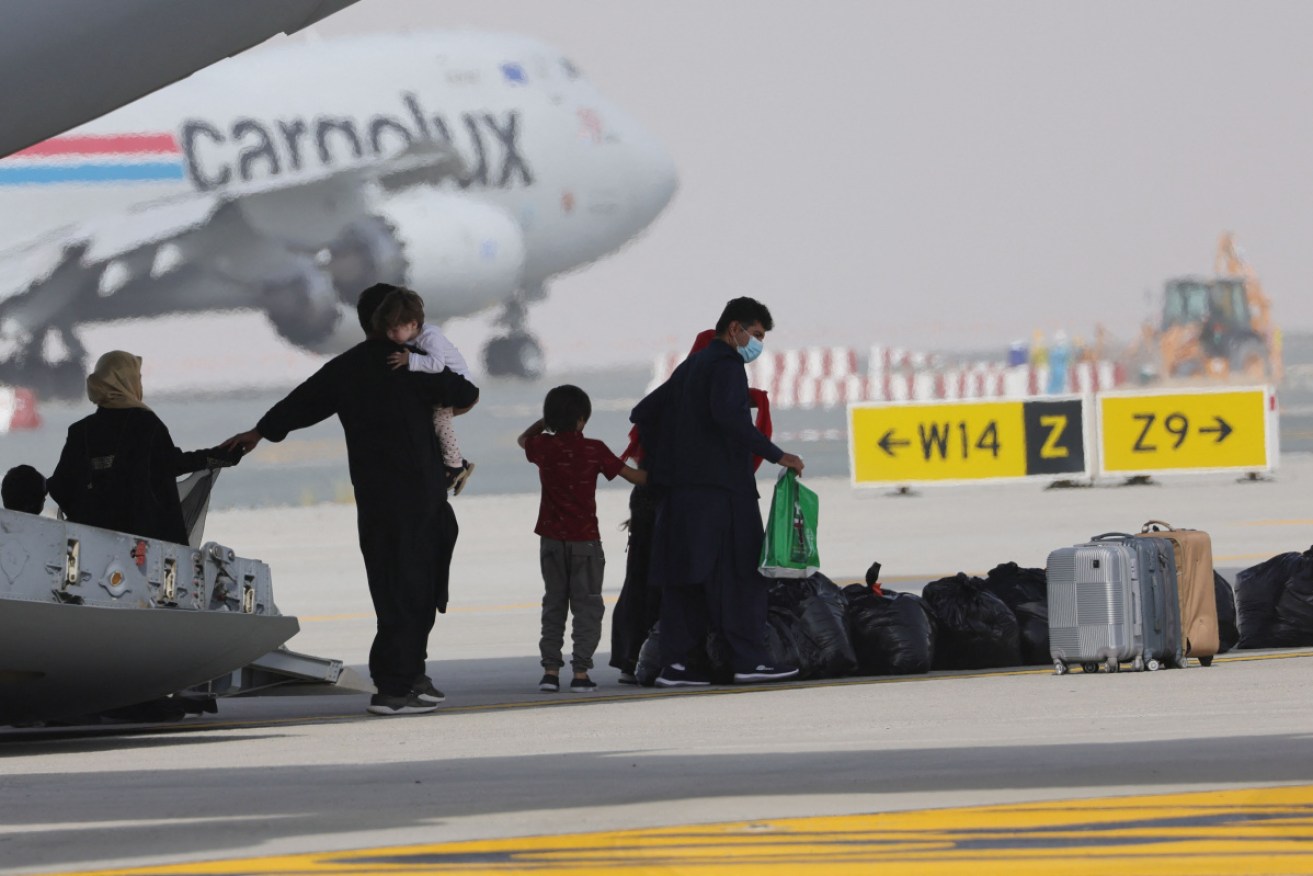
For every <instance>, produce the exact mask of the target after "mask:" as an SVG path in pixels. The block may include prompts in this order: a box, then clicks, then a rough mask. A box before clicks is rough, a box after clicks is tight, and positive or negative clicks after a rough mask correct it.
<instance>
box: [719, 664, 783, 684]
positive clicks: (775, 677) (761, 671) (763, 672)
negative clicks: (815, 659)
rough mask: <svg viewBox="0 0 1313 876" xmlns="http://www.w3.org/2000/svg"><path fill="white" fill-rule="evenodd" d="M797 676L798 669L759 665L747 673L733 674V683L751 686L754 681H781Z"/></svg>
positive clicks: (781, 665)
mask: <svg viewBox="0 0 1313 876" xmlns="http://www.w3.org/2000/svg"><path fill="white" fill-rule="evenodd" d="M797 674H798V667H796V666H786V665H784V664H780V665H779V666H765V665H759V666H757V667H756V668H754V669H749V670H748V671H747V672H736V673H734V681H736V682H738V683H739V684H751V683H752V682H755V681H783V680H784V679H786V678H793V677H794V676H795V675H797Z"/></svg>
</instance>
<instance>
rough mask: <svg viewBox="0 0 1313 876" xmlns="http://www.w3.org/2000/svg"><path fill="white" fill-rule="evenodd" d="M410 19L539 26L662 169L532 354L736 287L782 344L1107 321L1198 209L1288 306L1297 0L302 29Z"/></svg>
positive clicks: (1309, 260)
mask: <svg viewBox="0 0 1313 876" xmlns="http://www.w3.org/2000/svg"><path fill="white" fill-rule="evenodd" d="M435 28H436V29H446V28H477V29H487V30H501V31H514V32H519V33H525V34H529V35H532V36H536V37H539V38H541V39H544V40H546V41H548V42H550V43H552V44H553V45H555V46H557V47H559V48H560V49H561V50H562V51H563V52H564V53H566V54H567V55H569V56H570V57H571V58H572V59H573V60H574V62H575V63H576V64H577V65H579V67H580V68H581V69H583V70H584V71H585V73H586V74H587V75H588V76H590V77H591V78H592V79H593V80H594V82H595V83H596V84H597V86H598V87H599V88H601V89H602V90H603V91H604V92H605V93H606V94H607V95H608V96H609V97H611V98H612V99H613V100H615V101H617V102H618V103H620V104H621V105H622V106H623V107H625V108H626V109H627V110H628V111H630V112H631V113H633V114H634V115H635V116H636V117H637V118H638V119H639V120H640V121H641V122H642V123H643V124H645V125H646V126H647V127H648V128H649V129H650V130H652V131H653V133H654V134H655V135H656V136H657V137H658V138H659V139H660V140H661V141H662V142H663V143H664V144H665V145H666V147H667V148H668V149H669V150H670V152H671V153H672V154H673V156H674V158H675V161H676V164H677V166H678V168H679V173H680V190H679V193H678V194H677V195H676V197H675V200H674V202H673V203H672V204H671V205H670V207H669V208H668V209H667V211H666V213H665V214H664V215H663V216H662V217H660V218H659V219H658V220H657V222H656V223H655V225H654V226H653V227H652V228H651V229H650V230H649V231H648V233H647V234H646V235H645V236H644V237H643V238H641V239H639V240H638V241H636V242H635V243H633V244H632V245H631V246H630V247H629V248H628V249H627V250H625V251H624V252H621V253H619V254H617V255H615V256H612V257H611V258H609V259H606V260H604V261H602V262H600V263H597V264H595V265H593V266H591V267H588V268H586V269H585V270H583V271H581V272H579V273H577V274H575V275H572V276H568V277H564V278H561V279H559V280H558V281H557V282H556V283H555V284H554V285H553V287H552V290H551V297H550V298H549V299H548V300H547V301H546V302H544V303H543V304H542V305H539V306H537V307H535V308H534V310H533V315H532V317H531V324H532V326H533V328H534V329H535V330H536V331H537V332H539V333H540V334H541V335H542V337H543V340H544V344H545V346H546V347H547V348H548V352H549V356H550V357H551V360H552V363H553V365H555V366H563V365H582V364H604V363H606V362H611V361H615V362H619V361H635V360H637V359H641V358H645V357H636V356H635V354H634V351H635V350H637V349H641V348H643V347H646V346H648V345H651V346H652V347H653V348H654V349H664V348H666V347H678V346H682V345H683V344H684V343H685V342H686V339H687V338H688V336H689V335H690V333H691V332H693V331H695V330H696V329H697V328H698V327H701V326H704V325H706V324H708V323H709V322H710V321H712V320H714V318H715V316H716V313H717V312H718V311H719V308H720V306H721V304H722V303H723V302H724V300H725V299H727V298H729V297H731V296H733V295H738V294H749V295H754V296H756V297H759V298H761V299H762V300H763V301H765V302H766V303H767V304H769V305H770V307H771V308H772V310H773V311H774V313H775V316H776V322H777V332H776V333H775V335H774V336H773V337H772V338H771V339H770V341H771V343H773V344H778V345H781V346H798V345H804V344H816V343H839V344H845V345H853V346H858V347H862V346H865V345H867V344H869V343H872V342H877V341H882V342H884V343H890V344H896V345H900V346H909V347H954V348H962V347H970V348H976V349H980V348H986V347H991V346H995V345H997V346H1004V345H1006V344H1007V342H1008V341H1009V340H1012V339H1013V338H1024V337H1029V336H1030V334H1031V332H1032V331H1034V330H1036V329H1040V330H1043V331H1045V332H1052V331H1054V330H1056V329H1060V328H1061V329H1064V330H1066V331H1067V332H1068V333H1069V334H1072V335H1086V336H1088V335H1089V334H1091V333H1092V330H1093V327H1094V324H1095V323H1096V322H1098V321H1102V322H1103V323H1104V324H1105V325H1106V326H1107V327H1108V328H1109V330H1110V331H1112V332H1113V333H1114V334H1115V335H1118V336H1121V337H1130V336H1132V335H1134V333H1135V331H1136V330H1137V329H1138V326H1139V324H1140V323H1141V321H1142V320H1143V319H1144V318H1145V317H1146V316H1147V315H1148V314H1149V312H1150V305H1149V302H1148V301H1146V298H1147V297H1148V296H1150V295H1153V294H1156V293H1157V292H1158V290H1160V289H1161V287H1162V282H1163V280H1164V279H1166V278H1167V277H1169V276H1173V275H1178V274H1185V273H1207V272H1210V271H1211V269H1212V258H1213V250H1214V246H1215V244H1216V240H1217V237H1218V235H1219V234H1220V233H1221V232H1222V231H1224V230H1231V231H1234V232H1235V233H1236V234H1237V236H1238V239H1239V241H1240V242H1241V244H1242V245H1243V246H1244V247H1245V248H1246V250H1247V252H1248V253H1249V255H1250V258H1251V261H1252V262H1253V264H1254V266H1255V267H1256V269H1257V270H1258V273H1259V275H1260V277H1261V278H1262V280H1263V282H1264V286H1265V288H1266V289H1267V291H1268V293H1269V294H1270V296H1271V297H1272V298H1273V300H1274V302H1275V306H1274V312H1275V315H1276V318H1277V320H1278V322H1279V324H1280V325H1282V326H1283V327H1284V328H1285V329H1287V330H1308V329H1311V328H1313V297H1310V296H1308V295H1307V294H1301V292H1303V291H1304V290H1305V289H1306V288H1307V287H1308V285H1309V279H1310V276H1313V257H1310V256H1309V255H1308V248H1307V246H1306V245H1305V244H1304V242H1305V241H1306V240H1307V239H1309V238H1310V237H1311V236H1313V215H1310V209H1309V202H1310V198H1309V195H1310V179H1309V175H1308V174H1307V173H1305V172H1304V159H1305V156H1307V155H1309V154H1310V153H1311V152H1313V116H1311V115H1310V114H1309V113H1308V112H1307V111H1306V110H1307V105H1308V101H1307V99H1306V95H1307V94H1308V93H1309V85H1310V84H1311V82H1313V75H1310V74H1311V73H1313V61H1311V60H1310V59H1309V53H1308V52H1307V51H1306V48H1305V46H1306V42H1307V35H1308V34H1309V33H1310V32H1313V5H1308V4H1298V3H1291V2H1286V3H1245V4H1239V3H1224V2H1148V3H1141V2H1107V3H1100V4H1091V5H1079V4H1050V3H1043V2H992V3H988V4H979V3H965V2H961V3H930V4H926V3H915V2H898V3H889V2H855V0H853V2H847V0H845V2H828V3H825V4H810V3H809V4H803V3H799V2H787V0H776V2H747V0H719V2H716V3H694V2H690V0H672V2H666V3H661V4H652V3H640V2H635V0H612V2H608V3H606V4H588V5H584V4H578V3H562V2H553V0H501V2H498V3H476V2H471V0H451V2H443V3H432V2H427V0H361V2H360V3H358V4H357V5H356V6H354V7H352V8H350V9H347V10H346V11H344V12H342V13H340V14H338V15H336V16H334V17H332V18H330V19H328V20H327V21H325V22H324V23H323V24H322V25H321V26H320V27H319V28H318V31H319V34H320V35H321V36H323V37H331V36H336V35H345V34H349V33H359V32H365V31H378V30H419V29H435ZM657 296H660V299H661V302H662V304H661V306H660V307H656V306H648V307H644V304H645V303H650V302H653V301H654V300H655V299H656V298H657ZM636 317H637V318H636ZM480 322H482V321H474V322H473V323H472V324H468V325H462V324H457V323H453V324H452V327H451V328H452V331H453V334H455V335H458V336H459V338H458V339H459V340H460V341H461V342H462V343H463V344H464V345H466V346H467V347H468V346H469V345H470V344H477V339H478V338H481V337H482V336H483V334H486V329H485V328H483V326H481V325H479V324H478V323H480ZM474 352H477V351H474Z"/></svg>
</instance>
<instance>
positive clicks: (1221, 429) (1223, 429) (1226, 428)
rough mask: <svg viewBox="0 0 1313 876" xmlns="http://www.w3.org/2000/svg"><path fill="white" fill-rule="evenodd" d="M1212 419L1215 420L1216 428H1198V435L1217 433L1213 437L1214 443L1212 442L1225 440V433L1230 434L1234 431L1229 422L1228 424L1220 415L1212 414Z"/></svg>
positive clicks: (1219, 442)
mask: <svg viewBox="0 0 1313 876" xmlns="http://www.w3.org/2000/svg"><path fill="white" fill-rule="evenodd" d="M1213 419H1214V420H1216V421H1217V427H1216V428H1211V429H1200V430H1199V434H1200V435H1214V434H1215V435H1217V437H1216V438H1215V439H1213V443H1214V444H1221V443H1222V442H1223V441H1225V440H1226V436H1227V435H1230V434H1231V433H1232V432H1234V431H1235V430H1234V429H1232V428H1231V424H1230V423H1228V422H1227V421H1226V420H1223V419H1222V418H1221V417H1219V416H1216V415H1214V416H1213Z"/></svg>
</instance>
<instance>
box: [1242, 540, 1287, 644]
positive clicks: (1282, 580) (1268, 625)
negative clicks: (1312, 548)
mask: <svg viewBox="0 0 1313 876" xmlns="http://www.w3.org/2000/svg"><path fill="white" fill-rule="evenodd" d="M1302 561H1303V556H1302V555H1300V554H1297V553H1293V552H1292V553H1286V554H1278V555H1277V556H1275V557H1273V558H1272V559H1270V560H1264V561H1263V562H1261V563H1259V564H1258V565H1257V566H1250V567H1249V568H1248V569H1245V570H1243V571H1241V572H1240V574H1238V575H1236V579H1235V600H1236V614H1237V616H1238V618H1239V621H1240V624H1239V625H1240V644H1239V647H1241V648H1281V647H1285V643H1284V642H1283V641H1280V640H1279V638H1278V631H1277V601H1278V600H1279V599H1280V598H1281V594H1282V592H1283V591H1284V590H1285V588H1286V581H1288V580H1289V579H1290V577H1291V575H1292V574H1293V573H1294V571H1295V569H1296V567H1297V566H1298V565H1299V564H1300V563H1301V562H1302Z"/></svg>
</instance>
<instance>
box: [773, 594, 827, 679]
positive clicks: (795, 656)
mask: <svg viewBox="0 0 1313 876" xmlns="http://www.w3.org/2000/svg"><path fill="white" fill-rule="evenodd" d="M797 624H798V619H797V618H795V617H794V616H793V615H791V614H789V613H788V612H785V611H779V610H772V611H770V612H769V613H768V614H767V616H766V651H767V653H769V654H770V662H771V665H772V666H796V667H798V676H799V677H800V678H807V677H808V676H810V675H811V674H813V673H814V672H815V671H816V666H815V664H812V663H804V662H803V659H802V655H801V654H799V653H798V640H797V637H796V636H795V635H794V629H795V627H796V626H797Z"/></svg>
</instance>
